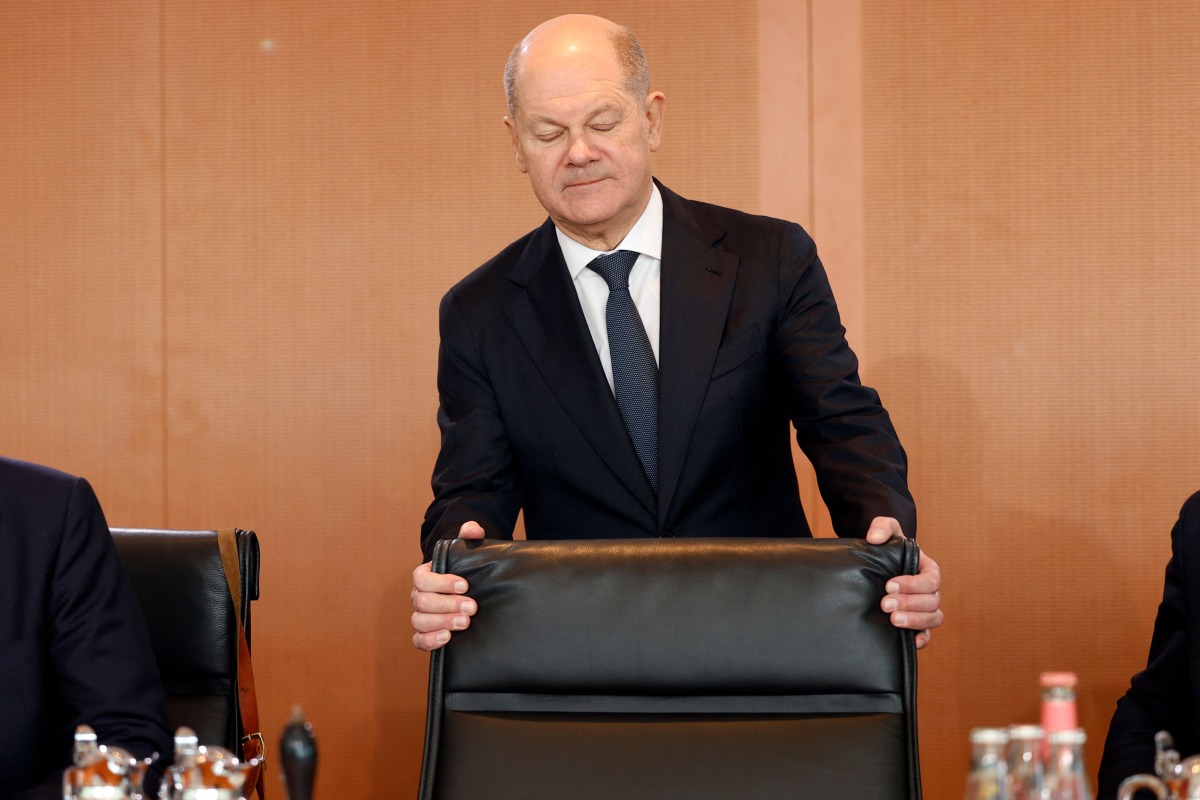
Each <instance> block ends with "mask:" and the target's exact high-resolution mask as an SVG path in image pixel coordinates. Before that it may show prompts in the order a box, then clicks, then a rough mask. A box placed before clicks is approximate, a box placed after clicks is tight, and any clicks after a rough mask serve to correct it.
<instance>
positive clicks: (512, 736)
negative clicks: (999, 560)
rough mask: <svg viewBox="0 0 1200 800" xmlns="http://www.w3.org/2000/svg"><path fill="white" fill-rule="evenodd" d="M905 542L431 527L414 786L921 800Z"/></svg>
mask: <svg viewBox="0 0 1200 800" xmlns="http://www.w3.org/2000/svg"><path fill="white" fill-rule="evenodd" d="M917 557H918V551H917V548H916V545H915V544H914V543H912V542H909V541H899V540H897V541H895V542H891V543H889V544H886V545H877V546H872V545H867V544H866V543H865V542H862V541H859V540H812V539H690V540H689V539H664V540H649V541H648V540H638V541H621V540H592V541H578V540H573V541H537V542H499V541H482V542H479V541H466V540H446V541H443V542H440V543H439V544H438V546H437V549H436V552H435V555H434V569H435V570H436V571H439V572H449V573H453V574H456V575H460V576H462V577H464V578H466V580H467V581H468V582H469V584H470V590H469V591H468V594H469V595H470V596H471V597H473V598H475V599H476V600H477V601H478V602H479V612H478V613H477V615H476V616H475V618H474V620H473V621H472V624H471V627H470V628H468V629H467V630H465V631H462V632H459V633H456V634H455V635H454V638H453V640H452V641H451V642H450V644H449V645H448V646H446V647H445V648H443V649H442V650H440V651H437V652H435V653H434V655H433V656H432V659H431V662H430V688H429V716H428V723H427V726H426V738H425V759H424V764H423V766H422V774H421V786H420V793H419V797H420V800H467V799H468V798H480V797H487V798H489V800H509V798H512V800H517V799H518V798H519V799H520V800H538V799H539V798H547V800H548V799H549V798H555V800H560V799H561V798H572V800H592V798H595V800H601V799H603V800H612V798H621V800H643V799H644V800H650V798H654V800H664V798H688V800H696V798H732V799H735V800H742V799H743V798H757V797H763V798H781V797H802V798H805V800H821V799H822V798H829V799H830V800H834V799H836V800H872V799H873V798H879V799H880V800H918V799H919V798H920V796H921V781H920V767H919V763H918V755H917V726H916V649H915V645H914V639H913V633H912V632H911V631H899V630H897V629H895V628H893V627H892V625H891V624H890V622H889V621H888V618H887V615H885V614H884V613H883V612H882V611H880V610H879V602H880V600H881V599H882V597H883V595H884V584H885V583H886V581H887V580H888V579H889V578H892V577H894V576H896V575H900V574H912V573H914V572H915V571H916V565H917Z"/></svg>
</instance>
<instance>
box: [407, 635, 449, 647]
mask: <svg viewBox="0 0 1200 800" xmlns="http://www.w3.org/2000/svg"><path fill="white" fill-rule="evenodd" d="M412 641H413V646H414V647H416V648H417V649H418V650H437V649H438V648H439V647H442V646H444V645H445V644H446V642H448V641H450V631H436V632H434V633H414V634H413V640H412Z"/></svg>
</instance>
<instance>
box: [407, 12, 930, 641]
mask: <svg viewBox="0 0 1200 800" xmlns="http://www.w3.org/2000/svg"><path fill="white" fill-rule="evenodd" d="M505 87H506V91H507V95H508V97H507V100H508V107H509V112H510V113H509V116H507V117H505V119H504V123H505V125H506V127H507V130H508V133H509V135H510V137H511V140H512V144H513V152H514V157H515V160H516V164H517V168H518V169H519V170H520V171H521V172H523V173H525V174H526V175H528V177H529V180H530V184H531V186H532V188H533V192H534V194H535V195H536V196H537V198H538V200H539V202H540V203H541V204H542V206H543V207H544V208H545V209H546V211H547V212H548V213H549V219H547V220H546V222H545V223H544V224H543V225H542V226H541V227H539V228H538V229H536V230H534V231H532V232H531V233H529V234H527V235H526V236H524V237H522V238H520V239H518V240H517V241H516V242H514V243H513V244H511V245H510V246H509V247H507V248H505V249H504V250H503V251H502V252H501V253H500V254H498V255H497V256H496V257H494V258H493V259H491V260H490V261H489V262H487V263H486V264H484V265H483V266H482V267H480V268H479V269H478V270H476V271H475V272H473V273H472V274H471V275H469V276H467V277H466V278H465V279H463V280H462V281H460V282H459V283H458V284H457V285H456V286H455V287H454V288H453V289H451V290H450V292H449V293H448V294H447V295H446V297H445V298H444V299H443V302H442V308H441V350H440V354H439V361H438V393H439V398H440V408H439V411H438V423H439V425H440V427H441V431H442V449H441V453H440V454H439V456H438V460H437V464H436V466H435V467H434V477H433V488H434V501H433V503H432V504H431V505H430V507H429V510H428V511H427V513H426V516H425V521H424V525H423V526H422V531H421V533H422V547H423V550H424V553H425V555H426V557H428V556H429V555H430V554H431V553H432V549H433V546H434V544H435V543H436V542H437V541H438V540H439V539H442V538H447V537H454V536H459V537H463V538H481V537H483V536H485V535H487V536H491V537H498V538H510V537H511V536H512V534H513V526H514V523H515V521H516V518H517V514H518V512H523V513H524V522H525V532H526V534H527V536H528V537H529V538H531V539H537V538H556V539H563V538H584V537H586V538H613V537H620V538H639V537H645V538H649V537H705V536H808V535H810V532H809V528H808V523H807V521H806V519H805V513H804V509H803V507H802V506H801V502H800V493H799V488H798V485H797V479H796V473H795V466H794V464H793V462H792V452H791V444H790V441H789V439H790V426H794V427H795V430H796V436H797V440H798V441H799V444H800V446H801V448H802V449H803V451H804V453H805V454H806V455H807V456H808V458H809V459H810V461H811V462H812V463H813V466H814V468H815V470H816V474H817V478H818V481H819V484H820V489H821V494H822V497H823V498H824V499H825V502H826V505H827V506H828V507H829V509H830V512H831V515H832V517H833V524H834V528H835V530H836V532H837V534H838V535H839V536H855V537H866V538H867V539H868V540H869V541H871V542H875V543H880V542H884V541H887V540H888V539H889V538H891V537H893V536H898V535H909V536H913V535H915V533H916V508H915V504H914V503H913V499H912V495H911V494H910V493H909V490H908V477H907V476H908V462H907V457H906V456H905V453H904V450H903V448H902V447H901V446H900V442H899V439H898V437H897V435H896V431H895V429H894V428H893V426H892V422H891V419H890V418H889V416H888V413H887V412H886V411H885V410H884V408H883V406H882V405H881V404H880V401H879V397H878V395H877V394H876V393H875V392H874V391H873V390H871V389H869V388H867V387H865V386H863V385H862V383H861V382H860V380H859V377H858V362H857V359H856V358H855V356H854V353H853V352H851V350H850V347H849V345H848V344H847V343H846V339H845V331H844V329H843V327H842V324H841V320H840V318H839V316H838V311H837V306H836V304H835V303H834V299H833V294H832V292H831V291H830V288H829V282H828V280H827V278H826V275H825V271H824V268H823V267H822V265H821V262H820V260H819V259H818V258H817V253H816V247H815V245H814V244H813V241H812V239H811V238H809V236H808V234H807V233H805V232H804V231H803V230H802V229H801V228H800V226H799V225H796V224H794V223H789V222H785V221H782V220H775V219H769V218H767V217H761V216H755V215H751V214H746V213H743V212H740V211H736V210H733V209H728V208H721V207H719V206H715V205H710V204H706V203H701V202H696V201H693V200H689V199H686V198H683V197H681V196H679V195H677V194H676V193H674V192H672V191H671V190H670V189H668V188H667V187H666V186H664V185H663V184H661V183H659V182H657V181H655V180H654V179H653V174H652V168H651V153H653V152H654V151H655V150H657V149H658V147H659V145H660V143H661V140H662V123H663V114H664V109H665V103H666V100H665V97H664V96H663V94H662V92H658V91H651V88H650V75H649V69H648V67H647V66H646V60H645V55H644V53H643V52H642V49H641V46H640V45H639V44H638V42H637V39H636V38H635V37H634V36H633V34H632V32H630V31H629V30H628V29H626V28H623V27H621V26H619V25H616V24H614V23H612V22H610V21H608V20H605V19H602V18H599V17H593V16H587V15H579V14H574V15H567V16H563V17H558V18H556V19H553V20H549V21H547V22H545V23H543V24H542V25H539V26H538V27H537V28H535V29H534V30H533V31H531V32H530V34H529V35H528V36H527V37H525V39H524V40H523V41H522V42H521V43H520V44H518V46H517V47H516V48H514V50H513V52H512V55H511V56H510V58H509V61H508V64H507V66H506V69H505ZM618 264H620V267H619V268H617V265H618ZM939 586H940V572H939V570H938V567H937V564H936V562H934V561H933V559H931V558H929V556H928V555H926V554H922V557H921V563H920V566H919V574H917V575H905V576H896V577H895V578H892V579H891V580H889V581H888V582H887V593H888V594H887V596H886V597H885V598H884V599H883V600H882V601H881V608H882V610H883V611H884V612H885V613H888V614H889V615H890V616H891V620H892V623H893V624H894V625H896V626H898V627H902V628H909V629H913V630H916V631H917V632H918V633H917V635H916V641H917V646H918V647H922V646H924V645H925V644H926V643H927V642H928V641H929V637H930V629H932V628H935V627H937V626H938V625H940V624H941V622H942V612H941V610H940V607H939V606H940V597H939V595H938V591H939ZM468 592H469V587H467V586H466V583H465V582H464V581H461V580H460V579H458V578H457V577H456V576H454V575H438V574H435V573H433V572H432V570H431V568H430V564H429V562H426V563H424V564H422V565H420V566H418V567H417V569H416V570H414V573H413V592H412V602H413V606H414V613H413V617H412V623H413V627H414V629H415V634H414V637H413V642H414V644H415V645H416V646H417V647H418V648H421V649H427V650H428V649H435V648H437V647H441V646H442V645H444V644H445V643H446V642H448V641H449V640H450V637H451V635H452V632H454V631H458V630H462V629H464V628H466V627H467V626H468V625H469V624H470V623H471V617H472V616H473V615H474V614H475V612H476V611H477V610H478V608H477V605H476V604H475V601H474V600H472V599H471V598H470V596H469V594H468Z"/></svg>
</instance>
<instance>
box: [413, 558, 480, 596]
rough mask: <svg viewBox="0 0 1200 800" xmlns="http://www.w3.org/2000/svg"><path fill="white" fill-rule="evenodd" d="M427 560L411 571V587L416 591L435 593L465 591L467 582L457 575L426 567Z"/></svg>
mask: <svg viewBox="0 0 1200 800" xmlns="http://www.w3.org/2000/svg"><path fill="white" fill-rule="evenodd" d="M428 565H429V564H428V562H426V563H424V564H422V565H421V566H420V567H417V568H416V569H415V570H414V571H413V588H415V589H416V590H417V591H418V592H436V593H437V594H463V593H464V592H466V591H467V588H468V586H467V582H466V581H465V580H463V579H462V578H460V577H458V576H457V575H448V574H442V573H440V572H433V571H431V570H429V569H422V567H427V566H428Z"/></svg>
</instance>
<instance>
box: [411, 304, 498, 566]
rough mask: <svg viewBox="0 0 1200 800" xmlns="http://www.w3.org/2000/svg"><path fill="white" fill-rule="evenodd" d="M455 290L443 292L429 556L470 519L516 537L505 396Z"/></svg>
mask: <svg viewBox="0 0 1200 800" xmlns="http://www.w3.org/2000/svg"><path fill="white" fill-rule="evenodd" d="M470 322H471V320H470V319H469V318H468V316H467V315H465V314H463V313H462V310H461V309H460V308H459V305H458V303H457V301H456V299H455V297H454V294H453V293H450V294H448V295H446V297H445V298H444V299H443V300H442V305H441V313H440V321H439V330H440V334H441V346H440V348H439V350H438V377H437V385H438V403H439V405H438V415H437V419H438V427H439V428H440V430H441V434H442V446H441V450H440V451H439V453H438V457H437V463H436V464H435V466H434V472H433V495H434V500H433V503H432V504H431V505H430V506H429V509H428V511H426V513H425V522H424V524H423V525H422V526H421V549H422V551H423V553H424V554H425V557H426V559H428V558H430V557H431V556H432V553H433V548H434V545H435V544H437V541H438V540H439V539H446V538H453V537H454V536H457V535H458V529H459V527H460V526H461V525H462V524H463V523H464V522H467V521H469V520H474V521H476V522H478V523H479V524H480V525H482V526H483V529H484V530H485V531H486V532H487V536H488V537H490V538H503V539H511V538H512V535H513V527H514V526H515V525H516V520H517V513H518V512H519V511H520V508H521V488H520V484H519V481H518V477H517V473H516V469H515V468H514V465H513V457H512V447H511V445H510V444H509V439H508V434H507V431H506V430H505V426H504V418H503V416H502V414H501V412H500V407H499V403H498V402H497V401H496V396H495V393H494V391H493V390H492V384H491V381H490V379H489V377H488V372H487V368H486V366H485V364H484V360H483V356H482V352H481V347H480V346H479V343H478V340H477V338H476V337H477V335H478V334H476V333H475V332H473V331H472V328H471V325H470Z"/></svg>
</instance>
